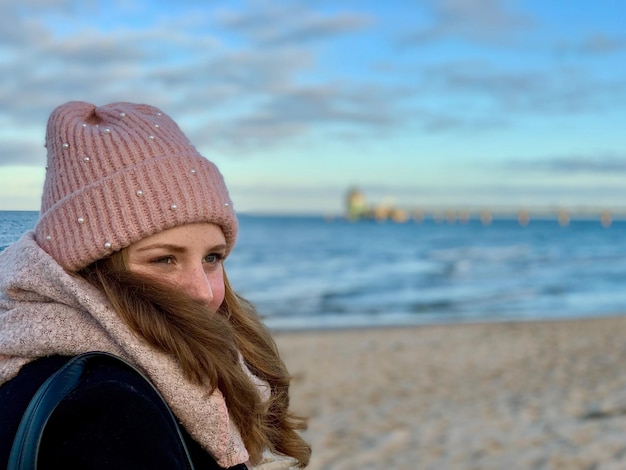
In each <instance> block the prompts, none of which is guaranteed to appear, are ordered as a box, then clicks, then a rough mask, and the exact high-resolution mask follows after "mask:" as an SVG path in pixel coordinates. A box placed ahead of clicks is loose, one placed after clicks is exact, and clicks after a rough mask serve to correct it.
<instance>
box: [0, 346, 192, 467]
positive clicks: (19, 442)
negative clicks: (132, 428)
mask: <svg viewBox="0 0 626 470" xmlns="http://www.w3.org/2000/svg"><path fill="white" fill-rule="evenodd" d="M103 363H109V364H113V365H115V366H117V367H122V368H126V369H128V370H131V371H132V372H134V373H135V374H137V375H138V376H140V377H141V378H142V379H143V380H144V381H145V382H146V383H147V384H148V385H149V386H150V387H151V388H152V389H153V390H154V392H155V393H156V395H157V396H158V397H159V398H160V399H161V402H162V405H163V409H164V410H167V411H166V412H165V413H166V415H167V416H169V417H171V424H172V426H173V428H174V429H175V430H176V436H177V439H178V441H179V444H180V447H181V449H183V452H184V453H185V456H186V460H187V462H188V464H187V468H188V469H189V470H194V466H193V463H192V461H191V456H190V455H189V450H188V449H187V445H186V444H185V440H184V438H183V435H182V433H181V430H180V428H179V426H178V422H177V421H176V418H175V417H174V414H173V413H172V410H171V409H170V407H169V406H168V405H167V403H166V402H165V400H164V399H163V397H162V396H161V394H160V393H159V391H158V390H157V389H156V387H155V386H154V385H153V384H152V382H151V381H150V380H149V379H148V378H147V377H146V376H145V375H144V374H143V373H142V372H141V371H140V370H138V369H137V368H136V367H135V366H133V365H132V364H129V363H128V362H126V361H124V360H123V359H121V358H119V357H116V356H114V355H112V354H109V353H104V352H88V353H84V354H80V355H78V356H75V357H73V358H72V359H70V360H69V361H68V362H67V363H66V364H65V365H64V366H63V367H61V369H59V370H58V371H57V372H56V373H54V374H53V375H51V376H50V377H49V378H48V379H47V380H46V381H45V382H44V383H43V385H42V386H41V387H40V388H39V390H37V393H35V395H34V396H33V398H32V400H31V401H30V403H29V405H28V407H27V408H26V411H25V412H24V415H23V417H22V420H21V422H20V425H19V427H18V429H17V433H16V435H15V440H14V441H13V446H12V448H11V454H10V456H9V466H8V470H35V469H36V468H37V458H38V454H39V447H40V445H41V438H42V435H43V431H44V429H45V427H46V424H47V423H48V420H49V419H50V416H51V415H52V413H53V412H54V410H55V409H56V408H57V406H58V405H59V403H60V402H61V401H63V399H65V398H66V397H67V396H68V395H69V394H70V393H72V391H74V390H75V389H76V387H78V385H79V384H80V382H81V380H82V378H83V377H84V376H85V374H86V373H87V372H88V371H89V370H90V368H91V367H93V366H95V365H97V364H103Z"/></svg>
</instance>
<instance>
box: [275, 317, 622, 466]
mask: <svg viewBox="0 0 626 470" xmlns="http://www.w3.org/2000/svg"><path fill="white" fill-rule="evenodd" d="M274 336H275V338H276V341H277V343H278V345H279V348H280V350H281V353H282V355H283V358H284V360H285V362H286V363H287V366H288V367H289V370H290V372H291V373H292V375H293V376H294V379H293V383H292V404H293V407H294V411H296V412H297V413H301V414H304V415H308V416H309V417H310V423H309V429H308V430H307V431H306V432H305V433H304V435H305V437H306V438H307V440H309V442H310V443H311V445H312V446H313V457H312V460H311V465H310V467H309V468H310V469H312V470H316V469H346V470H347V469H357V468H358V469H363V468H372V469H378V468H393V469H413V468H420V469H446V470H455V469H459V470H461V469H462V470H467V469H474V468H475V469H481V470H487V469H494V470H495V469H503V468H511V469H526V468H528V469H531V468H532V469H563V468H567V469H578V468H580V469H588V468H596V469H613V468H615V469H617V468H626V441H625V440H624V439H623V436H624V435H625V434H626V368H625V367H624V365H625V364H626V340H625V339H624V338H625V337H626V316H610V317H594V318H584V319H568V320H549V321H522V322H481V323H462V324H437V325H420V326H414V327H413V326H411V327H403V328H400V327H381V328H356V329H334V330H315V331H299V332H276V333H275V334H274Z"/></svg>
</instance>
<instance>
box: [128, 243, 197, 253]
mask: <svg viewBox="0 0 626 470" xmlns="http://www.w3.org/2000/svg"><path fill="white" fill-rule="evenodd" d="M156 249H163V250H168V251H173V252H174V253H184V252H185V251H187V249H186V248H184V247H182V246H178V245H172V244H171V243H153V244H152V245H146V246H142V247H141V248H137V251H148V250H156Z"/></svg>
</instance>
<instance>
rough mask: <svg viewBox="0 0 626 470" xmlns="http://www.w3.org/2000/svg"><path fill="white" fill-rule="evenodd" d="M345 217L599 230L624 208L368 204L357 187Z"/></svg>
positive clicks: (620, 216) (620, 217)
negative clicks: (587, 225) (591, 225)
mask: <svg viewBox="0 0 626 470" xmlns="http://www.w3.org/2000/svg"><path fill="white" fill-rule="evenodd" d="M345 215H346V218H347V219H348V220H350V221H354V222H356V221H359V220H375V221H378V222H383V221H392V222H397V223H403V222H408V221H411V220H412V221H414V222H422V221H424V220H425V219H428V218H430V219H432V220H434V221H435V222H436V223H448V224H456V223H459V224H466V223H468V222H469V221H470V220H471V219H473V218H476V219H478V220H480V221H481V223H482V224H483V225H490V224H491V223H492V222H493V221H494V220H496V219H517V221H518V223H519V224H520V225H521V226H526V225H528V224H529V223H531V221H532V220H533V219H535V220H555V221H556V222H557V223H558V224H559V225H560V226H562V227H567V226H568V225H569V224H570V222H571V221H572V220H575V219H585V220H598V221H599V222H600V223H601V224H602V226H603V227H610V226H611V224H612V223H613V222H614V221H615V220H626V209H625V208H619V207H613V208H606V207H575V208H565V207H556V206H545V207H507V206H496V205H494V206H492V207H484V206H464V207H448V206H446V207H444V206H431V207H404V206H397V205H394V204H390V203H380V204H373V205H372V204H368V203H367V199H366V197H365V194H364V193H363V192H362V191H361V190H359V189H358V188H351V189H350V190H349V191H348V193H347V196H346V213H345Z"/></svg>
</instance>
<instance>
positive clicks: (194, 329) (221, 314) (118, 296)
mask: <svg viewBox="0 0 626 470" xmlns="http://www.w3.org/2000/svg"><path fill="white" fill-rule="evenodd" d="M78 275H80V276H81V277H83V278H84V279H86V280H87V281H88V282H89V283H91V284H92V285H94V286H96V287H97V288H99V289H100V290H101V291H103V292H104V294H105V295H106V296H107V298H108V299H109V301H110V302H111V304H112V305H113V307H114V308H115V310H116V311H117V313H118V315H119V316H120V318H121V319H122V321H124V322H125V323H126V324H127V325H128V327H129V328H130V329H131V330H132V331H134V332H135V333H136V334H138V335H139V336H140V337H142V338H144V339H145V340H146V341H147V342H148V343H149V344H150V345H152V346H153V347H155V348H157V349H159V350H161V351H163V352H165V353H167V354H170V355H172V356H174V357H175V358H176V359H177V360H178V361H179V363H180V365H181V366H182V369H183V371H184V373H185V375H186V377H187V378H188V379H189V380H190V381H192V382H194V383H198V384H204V385H206V386H208V387H209V388H210V390H211V391H213V390H214V389H215V388H218V389H219V390H220V391H221V392H222V394H223V395H224V398H225V400H226V405H227V407H228V411H229V413H230V415H231V418H232V419H233V421H234V422H235V424H236V425H237V427H238V429H239V430H240V432H241V436H242V438H243V441H244V443H245V445H246V449H247V450H248V453H249V454H250V461H251V462H252V463H253V464H255V463H258V462H259V461H260V459H261V455H262V453H263V451H264V449H266V448H269V449H271V450H272V451H274V452H276V453H279V454H283V455H287V456H291V457H293V458H295V459H296V460H297V461H298V466H300V467H305V466H306V465H307V464H308V462H309V458H310V455H311V448H310V446H309V445H308V444H307V443H306V442H305V441H304V440H303V439H302V437H301V436H300V435H299V433H298V432H297V431H299V430H303V429H305V428H306V420H305V419H304V418H302V417H299V416H296V415H294V414H292V413H291V412H290V411H289V382H290V376H289V373H288V372H287V368H286V367H285V364H284V363H283V361H282V360H281V358H280V355H279V353H278V348H277V347H276V343H275V342H274V340H273V339H272V337H271V335H270V333H269V331H268V330H267V328H266V327H265V326H264V325H263V323H262V322H261V320H260V318H259V315H258V313H257V311H256V309H255V308H254V306H253V305H252V304H251V303H250V302H248V301H246V300H245V299H244V298H242V297H241V296H239V295H238V294H236V293H235V292H234V291H233V289H232V288H231V286H230V284H229V282H228V279H227V277H226V273H224V284H225V297H224V301H223V303H222V305H221V306H220V308H219V310H218V312H217V314H215V313H211V312H209V311H208V310H207V308H206V306H205V305H203V304H202V303H201V302H198V301H197V300H194V299H192V298H191V297H189V296H187V295H185V294H184V293H182V292H180V291H177V290H175V289H173V288H172V287H171V286H166V285H163V283H160V282H159V281H158V280H156V279H152V278H146V277H145V276H139V275H137V274H134V273H132V272H130V270H129V269H128V262H127V253H126V250H121V251H119V252H117V253H114V254H113V255H111V256H109V257H107V258H104V259H101V260H98V261H96V262H95V263H93V264H91V265H90V266H88V267H87V268H85V269H83V270H82V271H80V272H79V273H78ZM239 353H241V356H243V360H244V361H245V363H246V365H247V366H248V368H249V369H250V371H251V372H252V373H253V374H254V375H256V376H257V377H259V378H261V379H263V380H265V381H267V382H268V384H269V386H270V390H271V394H270V397H269V399H268V400H267V401H263V400H262V398H261V397H260V395H259V392H258V389H257V387H256V386H255V385H254V384H253V383H252V382H251V380H250V378H249V377H248V376H247V375H246V373H245V372H244V370H243V369H242V367H240V365H239V361H240V356H239Z"/></svg>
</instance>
